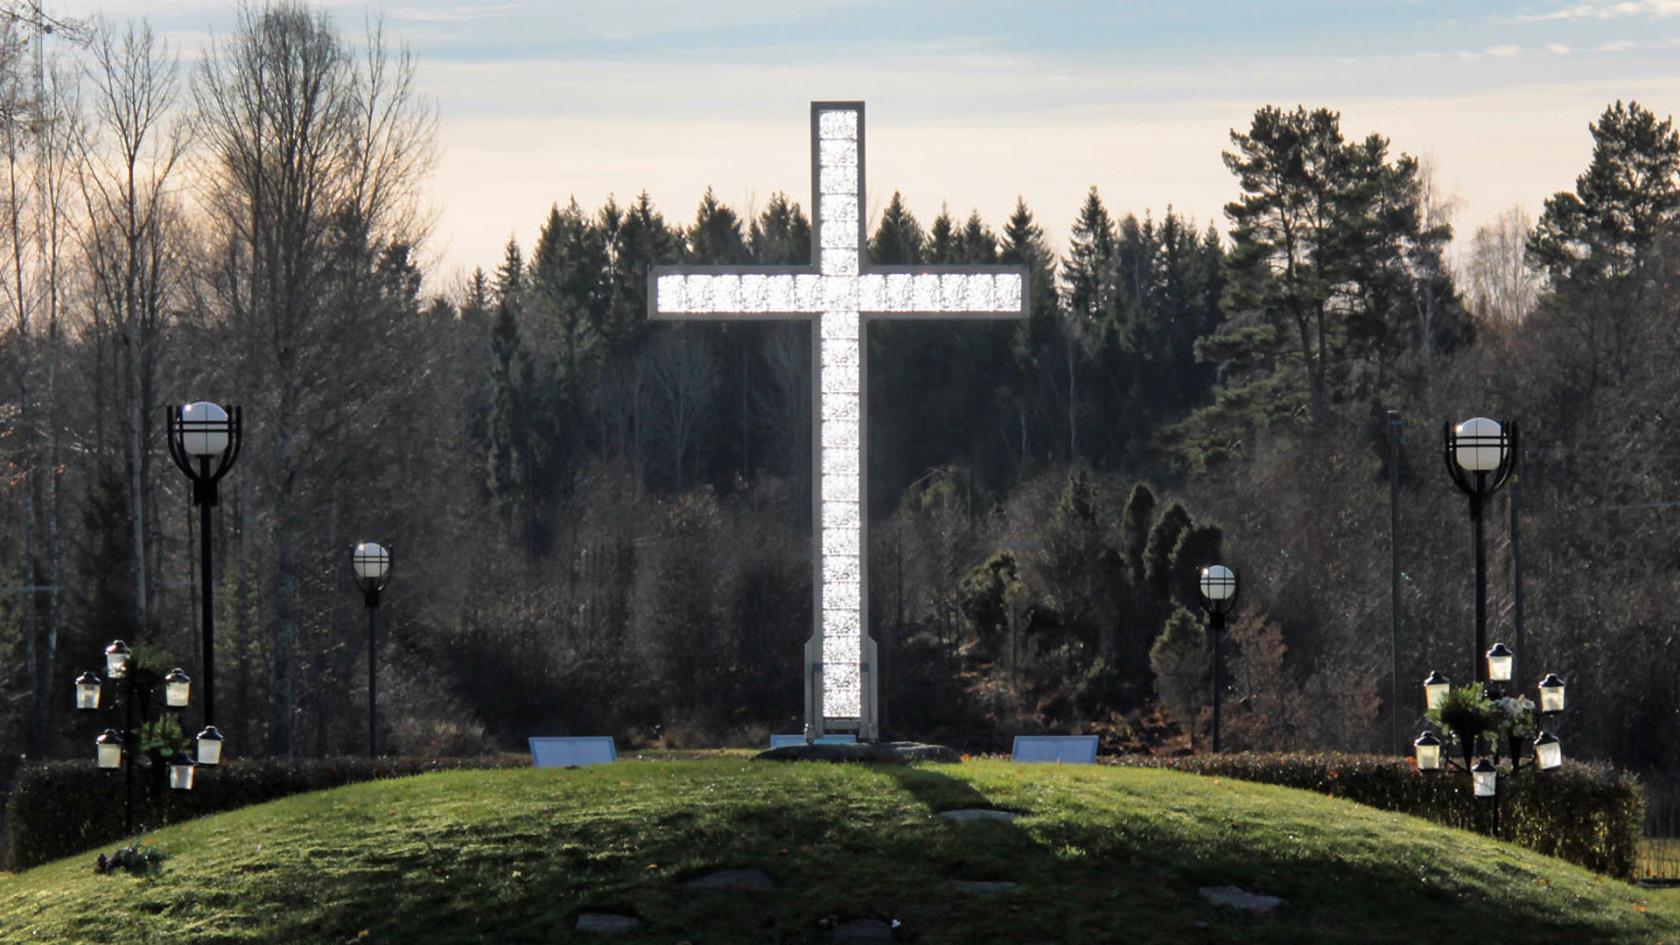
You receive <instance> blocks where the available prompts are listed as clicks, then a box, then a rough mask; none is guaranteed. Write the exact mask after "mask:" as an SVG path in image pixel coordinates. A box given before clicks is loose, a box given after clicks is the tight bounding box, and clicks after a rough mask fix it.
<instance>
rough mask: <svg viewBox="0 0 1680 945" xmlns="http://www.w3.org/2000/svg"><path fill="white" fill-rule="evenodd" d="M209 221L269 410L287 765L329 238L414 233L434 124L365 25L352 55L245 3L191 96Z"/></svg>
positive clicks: (325, 343)
mask: <svg viewBox="0 0 1680 945" xmlns="http://www.w3.org/2000/svg"><path fill="white" fill-rule="evenodd" d="M195 100H196V104H197V110H198V118H199V125H198V127H199V131H200V133H201V135H202V136H203V139H204V143H205V147H206V164H205V167H204V172H205V177H206V185H207V189H208V194H209V210H210V212H211V214H212V215H213V216H214V217H215V218H216V220H217V223H218V225H219V227H220V231H221V232H222V233H223V234H224V241H225V242H224V245H223V247H222V251H221V253H220V266H219V271H218V273H217V274H216V276H215V281H216V287H217V298H218V301H219V303H220V304H221V305H222V306H223V307H224V309H225V311H226V312H227V314H228V315H229V316H230V319H231V321H232V322H233V323H234V326H235V329H236V330H237V331H239V332H240V333H241V334H242V335H244V336H245V337H246V338H247V339H248V340H247V343H246V351H245V354H246V356H247V357H249V358H252V359H254V360H253V361H252V362H251V363H248V364H247V365H245V367H247V368H249V369H250V370H249V371H247V372H246V373H247V380H248V379H250V377H251V376H254V375H255V374H256V371H257V368H258V363H257V362H259V361H260V363H261V365H262V367H261V370H262V372H263V373H264V374H267V375H268V382H267V383H266V384H265V385H264V386H265V387H266V389H267V390H268V391H271V394H270V396H271V397H272V401H273V402H272V403H267V404H264V405H263V408H264V410H265V412H266V414H267V416H268V417H270V418H271V425H270V427H269V429H271V430H272V431H273V433H272V436H271V437H266V438H265V439H267V440H268V442H266V443H261V444H258V443H253V444H251V445H252V446H253V447H258V448H265V449H266V450H267V451H268V452H269V459H270V463H269V464H267V471H268V473H269V475H270V477H271V481H272V490H273V496H272V502H273V508H274V520H273V522H274V524H273V534H274V555H275V561H274V588H275V589H274V624H273V641H272V645H273V657H272V659H273V686H274V691H273V706H274V715H273V720H272V726H271V728H270V740H271V747H272V749H273V750H274V751H275V752H277V753H280V754H290V753H291V751H292V748H293V745H292V726H293V716H294V708H295V696H294V676H295V668H296V640H297V622H298V619H299V614H298V603H297V601H298V591H299V579H300V569H301V560H300V551H299V534H300V530H301V529H302V527H303V519H304V513H305V509H304V508H303V507H302V504H301V498H302V493H301V487H302V484H303V480H304V479H305V478H306V477H307V476H308V475H309V471H310V465H309V461H308V459H309V457H308V454H307V450H308V449H309V448H310V447H311V445H314V444H315V438H314V437H312V436H311V435H310V434H311V431H310V429H309V423H310V422H311V420H312V419H321V418H327V419H328V420H329V421H330V419H331V418H332V416H333V414H334V410H333V409H332V408H331V406H330V405H329V404H326V403H324V401H325V399H326V398H329V397H332V396H335V384H336V381H338V380H339V379H341V378H342V376H343V375H342V373H341V372H340V371H335V370H334V368H335V367H337V368H345V367H348V366H349V365H348V364H347V362H345V361H344V360H343V359H344V358H346V357H347V356H350V355H351V354H353V352H348V351H345V350H342V347H341V346H335V345H333V344H332V343H331V341H332V339H333V337H334V335H335V334H336V333H335V331H334V330H333V326H332V324H331V322H332V320H333V319H334V318H335V317H342V316H343V315H344V314H345V313H343V312H335V311H334V308H333V307H332V306H330V305H328V304H327V302H328V295H329V294H330V292H331V289H332V285H331V283H332V267H333V266H334V264H335V262H336V259H335V240H337V239H338V238H339V237H340V236H342V235H343V233H344V232H345V230H346V228H348V229H349V230H351V231H355V232H357V233H359V234H360V236H361V238H362V240H363V241H364V242H365V244H366V245H367V246H369V247H378V246H382V245H388V244H389V243H391V242H396V241H406V242H412V241H413V240H414V239H416V238H417V237H418V236H419V233H418V232H417V231H418V230H419V228H420V223H421V220H420V217H419V214H418V210H417V203H416V197H417V187H418V185H419V181H420V178H421V176H422V175H423V174H424V173H425V171H426V170H427V169H428V168H429V166H430V163H431V160H432V157H433V129H434V122H433V116H432V113H431V111H430V109H429V108H428V106H427V105H426V104H425V103H423V102H422V101H421V100H420V99H419V97H418V94H417V92H416V90H415V88H414V62H413V60H412V59H411V58H410V57H409V56H408V55H407V54H406V53H402V54H398V55H396V56H394V57H393V56H392V55H391V54H390V53H388V51H387V50H386V48H385V45H384V42H383V38H382V34H381V32H380V29H379V26H378V24H377V23H375V24H373V26H372V27H371V28H370V30H369V32H368V37H367V44H366V48H365V51H364V53H363V54H362V55H361V56H360V57H358V56H357V55H356V54H354V53H353V52H352V51H351V50H350V49H349V48H348V47H347V45H346V44H345V43H344V42H343V41H342V40H341V39H340V37H339V35H338V33H337V31H336V30H335V28H334V26H333V23H332V21H331V20H330V19H329V17H328V16H327V15H326V14H325V13H323V12H317V11H315V10H314V9H313V8H312V7H310V6H308V5H306V4H304V3H301V2H297V0H283V2H279V3H275V4H272V5H264V6H262V7H256V6H246V7H244V8H243V9H242V10H241V12H240V18H239V28H238V30H237V32H236V33H235V34H234V36H233V37H232V38H231V39H230V40H229V41H227V42H226V43H223V44H220V45H218V46H217V47H216V48H215V49H214V50H213V51H212V54H211V55H210V56H209V57H208V58H207V59H206V61H205V65H204V68H203V70H202V71H201V72H200V74H199V81H198V82H197V84H196V85H195Z"/></svg>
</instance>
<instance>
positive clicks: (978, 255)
mask: <svg viewBox="0 0 1680 945" xmlns="http://www.w3.org/2000/svg"><path fill="white" fill-rule="evenodd" d="M997 255H998V240H997V234H995V233H993V232H992V230H991V228H990V227H988V226H986V224H985V222H984V221H982V220H981V219H980V211H978V210H974V211H971V212H970V213H969V215H968V222H967V223H965V224H963V230H962V256H961V258H962V261H963V262H965V263H983V264H985V265H991V264H992V263H995V262H997Z"/></svg>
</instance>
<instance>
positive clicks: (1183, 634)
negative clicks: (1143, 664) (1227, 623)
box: [1149, 607, 1213, 744]
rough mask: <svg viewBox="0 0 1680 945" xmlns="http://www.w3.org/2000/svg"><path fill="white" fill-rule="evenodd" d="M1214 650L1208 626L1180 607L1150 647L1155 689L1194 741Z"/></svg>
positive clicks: (1204, 700) (1204, 702)
mask: <svg viewBox="0 0 1680 945" xmlns="http://www.w3.org/2000/svg"><path fill="white" fill-rule="evenodd" d="M1212 661H1213V650H1212V647H1211V646H1210V644H1209V641H1208V635H1207V628H1206V627H1204V626H1203V624H1202V619H1201V618H1200V617H1198V616H1196V614H1194V613H1192V612H1190V611H1188V610H1185V609H1184V608H1183V607H1180V608H1178V609H1176V610H1174V611H1173V613H1172V617H1170V618H1169V619H1168V620H1167V625H1166V627H1165V629H1163V630H1162V631H1161V635H1160V636H1159V637H1158V638H1156V640H1155V645H1154V646H1152V647H1150V649H1149V668H1150V669H1151V670H1153V671H1154V673H1155V692H1156V694H1158V695H1159V696H1160V697H1161V703H1162V704H1163V705H1165V706H1166V707H1167V711H1168V712H1171V713H1172V716H1173V719H1174V721H1176V722H1178V724H1179V727H1180V728H1182V729H1183V730H1184V732H1185V734H1186V735H1189V736H1190V739H1191V743H1192V744H1194V742H1195V738H1196V722H1197V719H1198V718H1199V717H1200V716H1201V713H1202V706H1203V705H1205V704H1206V701H1207V698H1206V697H1207V692H1208V680H1209V672H1208V671H1209V669H1210V667H1211V665H1212Z"/></svg>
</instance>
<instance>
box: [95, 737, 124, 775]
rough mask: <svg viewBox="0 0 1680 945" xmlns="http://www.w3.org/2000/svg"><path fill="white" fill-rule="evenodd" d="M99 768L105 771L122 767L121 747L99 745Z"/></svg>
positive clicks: (116, 745) (113, 744)
mask: <svg viewBox="0 0 1680 945" xmlns="http://www.w3.org/2000/svg"><path fill="white" fill-rule="evenodd" d="M99 767H101V768H104V769H106V770H110V769H111V768H120V767H122V745H120V744H116V743H108V744H103V745H100V746H99Z"/></svg>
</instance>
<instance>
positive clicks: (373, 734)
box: [367, 604, 379, 758]
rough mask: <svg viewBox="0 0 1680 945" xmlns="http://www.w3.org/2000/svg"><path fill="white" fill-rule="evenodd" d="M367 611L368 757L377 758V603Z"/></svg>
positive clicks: (370, 605) (371, 605)
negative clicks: (375, 656)
mask: <svg viewBox="0 0 1680 945" xmlns="http://www.w3.org/2000/svg"><path fill="white" fill-rule="evenodd" d="M367 612H368V757H369V758H377V757H378V756H379V725H378V721H377V719H378V716H377V715H375V711H376V710H375V706H376V705H377V704H378V701H379V695H378V693H379V690H378V688H377V686H376V683H375V678H376V676H375V672H376V669H377V667H378V662H377V660H375V658H374V655H375V653H376V652H377V651H378V650H377V646H376V643H375V641H376V640H377V637H376V636H375V634H376V632H377V629H376V626H377V625H376V623H375V619H376V618H375V615H376V614H378V613H379V606H378V605H377V604H369V605H368V609H367Z"/></svg>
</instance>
